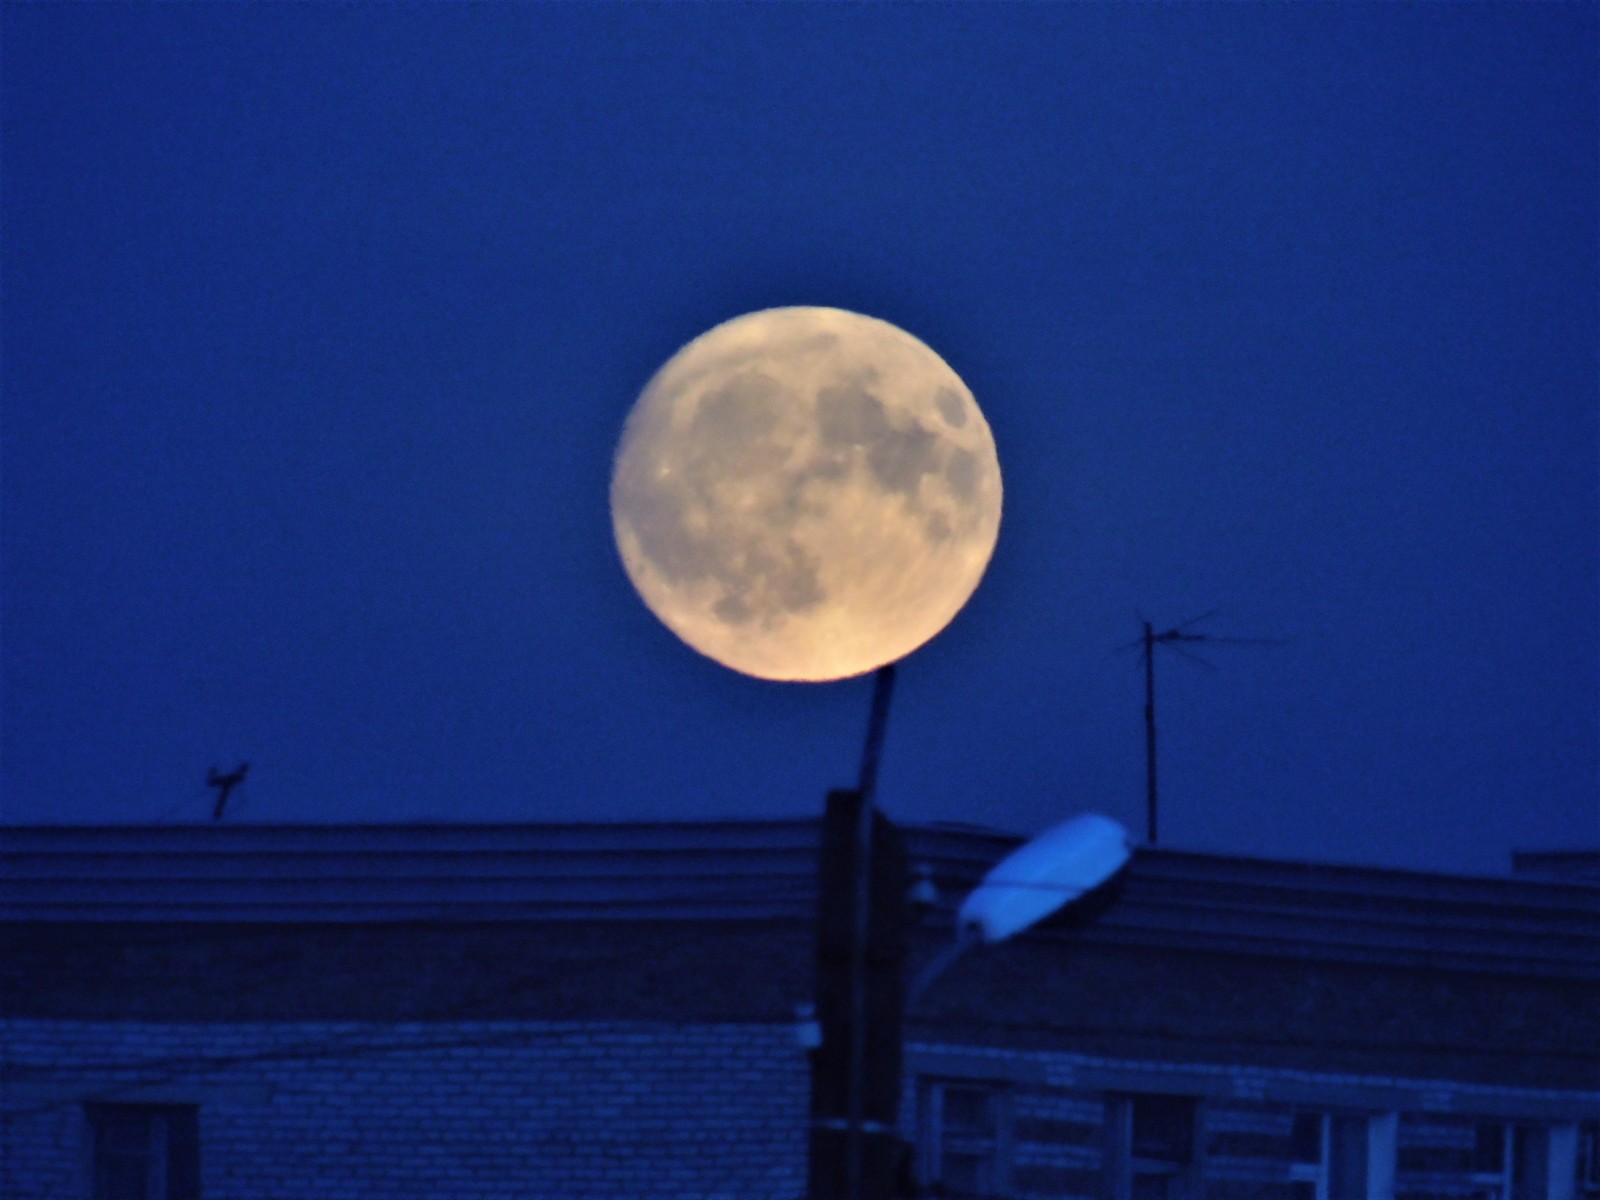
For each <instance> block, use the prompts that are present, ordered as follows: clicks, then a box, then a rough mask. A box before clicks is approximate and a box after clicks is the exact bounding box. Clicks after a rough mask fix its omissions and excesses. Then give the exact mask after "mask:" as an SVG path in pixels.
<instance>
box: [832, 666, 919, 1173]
mask: <svg viewBox="0 0 1600 1200" xmlns="http://www.w3.org/2000/svg"><path fill="white" fill-rule="evenodd" d="M893 690H894V668H893V666H887V667H882V668H880V669H879V671H878V675H877V678H876V680H875V681H874V687H873V697H872V715H871V718H870V720H869V723H868V727H867V741H866V747H865V750H864V752H863V755H862V760H861V776H860V781H859V784H858V786H857V787H856V788H855V789H853V790H839V791H834V792H830V793H829V795H828V807H827V812H826V814H825V815H824V817H823V826H822V846H821V854H820V860H819V872H818V880H817V884H818V888H817V975H816V979H817V984H816V986H817V995H816V1014H817V1021H818V1024H819V1025H820V1026H821V1030H822V1044H821V1045H820V1046H818V1047H817V1049H816V1050H815V1051H814V1052H813V1058H812V1069H811V1138H810V1143H811V1145H810V1151H811V1152H810V1171H809V1174H810V1178H809V1180H808V1187H807V1192H808V1195H809V1196H810V1197H811V1198H812V1200H881V1198H883V1197H887V1196H889V1195H890V1194H891V1190H892V1188H893V1186H894V1171H895V1167H896V1165H897V1164H896V1159H897V1150H898V1139H897V1135H896V1124H897V1118H898V1113H899V1102H900V1053H901V1044H900V1034H901V1014H902V1009H903V1007H904V987H905V982H904V978H903V969H904V960H905V924H906V893H907V889H908V885H909V882H910V876H909V871H908V870H907V867H906V853H905V846H904V842H903V840H902V838H901V835H900V831H899V830H898V829H897V828H896V827H895V826H894V824H893V823H892V822H891V821H889V819H888V818H887V817H885V816H884V815H883V814H882V813H880V812H878V811H877V810H876V808H875V806H874V805H873V802H872V799H873V794H874V792H875V791H876V789H877V775H878V762H879V758H880V757H881V754H882V750H883V736H884V731H885V729H886V727H887V724H888V716H889V701H890V699H891V696H892V694H893Z"/></svg>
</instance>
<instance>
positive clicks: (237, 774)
mask: <svg viewBox="0 0 1600 1200" xmlns="http://www.w3.org/2000/svg"><path fill="white" fill-rule="evenodd" d="M249 770H250V764H249V763H247V762H245V763H240V764H239V765H238V766H237V767H235V768H234V769H233V770H231V771H229V772H227V773H226V774H224V773H223V772H221V771H218V770H217V769H216V768H215V767H212V768H211V770H210V771H208V772H207V773H206V786H207V787H209V788H216V789H217V806H216V807H215V808H214V809H212V810H211V819H212V820H213V821H220V820H222V812H223V809H225V808H227V807H228V795H229V793H231V792H232V791H233V789H234V788H236V787H238V786H239V785H240V784H241V783H243V782H244V777H245V774H246V772H248V771H249Z"/></svg>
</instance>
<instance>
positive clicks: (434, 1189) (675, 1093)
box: [0, 1020, 809, 1200]
mask: <svg viewBox="0 0 1600 1200" xmlns="http://www.w3.org/2000/svg"><path fill="white" fill-rule="evenodd" d="M0 1046H3V1050H4V1058H5V1061H6V1063H7V1064H8V1068H7V1070H6V1072H5V1074H4V1078H3V1079H0V1107H3V1108H4V1110H5V1111H6V1112H7V1113H8V1114H11V1115H9V1116H8V1117H7V1118H6V1119H5V1121H4V1123H3V1125H0V1153H3V1157H0V1194H4V1195H5V1196H6V1197H8V1198H9V1200H62V1198H65V1197H74V1196H80V1195H82V1194H83V1162H84V1158H83V1154H84V1118H83V1110H82V1104H83V1101H84V1100H85V1099H89V1098H97V1099H105V1100H112V1101H128V1102H135V1101H139V1100H148V1101H152V1102H162V1103H168V1102H180V1103H194V1104H198V1105H199V1108H200V1142H201V1169H202V1178H203V1183H204V1195H205V1196H206V1197H207V1200H268V1198H271V1200H288V1198H294V1200H302V1198H307V1197H316V1198H319V1200H320V1198H327V1200H341V1198H346V1197H348V1198H351V1200H355V1198H357V1197H361V1198H369V1197H370V1198H371V1200H407V1198H411V1197H415V1198H417V1200H422V1198H423V1197H427V1198H429V1200H434V1198H437V1197H451V1198H453V1200H474V1198H482V1200H490V1198H498V1197H513V1196H514V1197H518V1198H527V1197H569V1196H570V1197H605V1198H607V1200H622V1198H623V1197H633V1196H642V1195H649V1196H652V1197H682V1198H685V1200H687V1198H689V1197H694V1198H697V1200H711V1198H714V1197H715V1198H721V1200H760V1198H766V1197H770V1198H771V1200H795V1198H797V1197H799V1196H800V1195H801V1193H802V1192H803V1191H804V1185H805V1153H806V1144H805V1114H806V1106H807V1089H808V1086H809V1077H808V1075H807V1067H806V1061H805V1057H804V1054H803V1053H802V1052H801V1051H800V1050H799V1049H798V1047H796V1046H795V1044H794V1042H793V1040H792V1030H791V1028H790V1027H789V1026H788V1025H787V1024H784V1025H753V1024H700V1025H667V1024H662V1023H647V1022H594V1023H578V1022H570V1021H567V1022H561V1021H551V1022H538V1021H488V1022H454V1023H444V1022H438V1023H436V1022H427V1023H399V1024H395V1023H387V1024H378V1023H362V1022H310V1021H306V1022H283V1023H270V1024H269V1023H215V1024H198V1023H183V1024H179V1023H172V1024H162V1023H154V1022H138V1023H135V1022H108V1021H51V1020H13V1021H7V1022H4V1023H0Z"/></svg>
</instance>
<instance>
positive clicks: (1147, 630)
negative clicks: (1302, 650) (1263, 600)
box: [1118, 609, 1283, 846]
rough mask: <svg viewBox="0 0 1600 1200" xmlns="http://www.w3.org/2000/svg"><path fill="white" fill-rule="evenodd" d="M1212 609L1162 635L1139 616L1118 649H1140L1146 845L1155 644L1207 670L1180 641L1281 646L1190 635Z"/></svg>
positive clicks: (1152, 774) (1150, 814)
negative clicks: (1136, 631)
mask: <svg viewBox="0 0 1600 1200" xmlns="http://www.w3.org/2000/svg"><path fill="white" fill-rule="evenodd" d="M1216 611H1217V610H1216V609H1211V610H1209V611H1207V612H1203V613H1201V614H1200V615H1199V616H1198V617H1190V618H1189V619H1188V620H1187V621H1185V622H1183V623H1182V624H1181V625H1174V626H1173V627H1172V628H1171V629H1168V630H1166V631H1165V632H1163V633H1157V632H1156V629H1155V626H1154V625H1152V624H1151V623H1150V622H1149V621H1146V620H1145V619H1144V617H1143V616H1141V617H1140V618H1139V621H1140V624H1142V625H1143V626H1144V634H1143V636H1141V637H1140V638H1139V639H1138V640H1137V641H1132V642H1127V643H1124V644H1123V645H1122V646H1120V647H1118V649H1122V650H1126V649H1127V648H1128V647H1130V646H1141V647H1142V648H1143V655H1144V779H1145V837H1146V840H1147V841H1148V842H1149V844H1150V845H1152V846H1154V845H1155V844H1156V829H1157V826H1156V812H1157V804H1156V794H1157V793H1156V644H1157V643H1161V644H1162V645H1166V646H1170V647H1171V648H1172V649H1173V650H1175V651H1177V652H1178V653H1179V654H1181V655H1183V656H1184V657H1185V658H1187V659H1190V660H1192V661H1194V662H1197V663H1199V664H1200V665H1201V666H1202V667H1205V668H1206V669H1207V670H1208V671H1215V670H1216V669H1217V668H1216V667H1215V665H1213V664H1212V663H1209V662H1207V661H1206V660H1205V659H1203V658H1201V657H1200V656H1199V655H1198V654H1196V653H1194V652H1193V651H1192V650H1187V649H1185V648H1184V647H1183V646H1182V645H1181V644H1180V643H1183V642H1212V643H1218V642H1220V643H1225V644H1228V645H1236V646H1281V645H1283V641H1282V639H1281V638H1241V637H1216V636H1213V635H1212V634H1209V633H1191V632H1190V631H1189V627H1190V626H1191V625H1198V624H1199V623H1200V622H1201V621H1204V620H1205V619H1206V618H1207V617H1213V616H1215V615H1216Z"/></svg>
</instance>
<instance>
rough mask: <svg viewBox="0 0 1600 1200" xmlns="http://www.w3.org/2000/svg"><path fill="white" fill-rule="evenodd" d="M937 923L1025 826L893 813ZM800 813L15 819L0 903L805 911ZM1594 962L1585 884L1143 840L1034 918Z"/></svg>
mask: <svg viewBox="0 0 1600 1200" xmlns="http://www.w3.org/2000/svg"><path fill="white" fill-rule="evenodd" d="M904 832H905V834H906V837H907V842H908V849H909V851H910V858H911V861H912V862H914V863H916V862H922V863H926V864H928V866H929V868H930V869H931V872H932V875H933V879H934V881H935V883H936V884H937V885H938V888H939V891H940V896H941V904H940V906H939V908H938V909H937V910H936V911H935V912H934V913H933V914H932V915H931V922H932V923H933V924H934V925H937V924H938V923H939V922H940V921H944V922H948V921H949V919H950V916H951V914H952V912H953V910H954V908H955V906H956V905H957V904H958V903H959V901H960V899H961V898H962V896H964V895H965V894H966V892H967V891H968V890H969V889H970V888H971V887H972V886H974V885H975V884H976V883H977V881H978V880H979V879H980V878H981V877H982V876H983V874H984V872H985V871H987V870H988V869H989V868H990V867H991V866H992V865H993V864H994V863H996V862H997V861H999V860H1000V859H1001V858H1002V857H1004V855H1005V854H1006V853H1008V852H1009V851H1010V850H1011V849H1013V848H1014V847H1015V846H1016V845H1018V844H1020V842H1021V839H1020V838H1016V837H1012V836H1008V835H1005V834H1001V833H997V832H992V831H984V830H976V829H971V828H951V827H938V826H927V827H908V828H906V829H905V831H904ZM818 844H819V824H818V823H817V822H816V821H764V822H756V821H751V822H716V823H711V822H682V823H657V824H581V825H447V824H439V825H370V826H334V825H297V826H274V825H220V824H219V825H186V826H99V827H86V826H13V827H9V828H7V829H5V830H4V831H3V843H0V922H7V923H27V924H33V923H39V922H48V923H66V922H71V923H106V922H121V923H151V922H155V923H169V922H178V923H189V922H208V923H247V924H248V923H260V922H268V923H295V924H325V923H335V924H338V923H389V922H408V923H414V922H444V923H469V922H471V923H483V922H552V921H596V920H610V921H619V920H631V921H637V920H648V921H663V920H674V921H686V920H687V921H719V922H727V921H755V920H760V921H774V920H776V921H795V922H807V921H809V920H810V917H811V913H812V910H813V906H814V902H815V894H816V881H817V847H818ZM1066 934H1070V936H1072V937H1074V938H1084V939H1088V940H1089V941H1091V942H1104V943H1114V944H1119V945H1140V946H1162V945H1170V946H1175V947H1182V948H1188V949H1193V948H1206V949H1212V950H1219V951H1226V952H1230V953H1267V954H1283V953H1292V954H1306V953H1312V954H1315V955H1316V956H1318V957H1322V958H1331V959H1335V960H1344V961H1362V962H1392V963H1403V964H1408V965H1416V964H1419V963H1420V964H1426V965H1428V966H1430V967H1435V968H1441V969H1454V970H1475V971H1494V972H1510V973H1516V974H1523V975H1527V974H1535V975H1548V976H1556V977H1564V978H1583V979H1600V886H1595V885H1593V884H1586V883H1581V882H1568V881H1550V880H1542V879H1529V878H1510V877H1508V878H1481V877H1467V876H1450V875H1438V874H1429V873H1423V872H1414V871H1398V870H1390V869H1381V868H1370V867H1349V866H1329V865H1324V864H1312V863H1294V862H1282V861H1274V860H1266V859H1254V858H1242V857H1235V856H1228V855H1216V854H1197V853H1190V852H1185V851H1175V850H1166V849H1141V850H1140V851H1138V852H1137V853H1136V855H1135V857H1134V860H1133V862H1132V864H1131V865H1130V867H1129V869H1128V871H1127V873H1126V877H1125V879H1124V881H1123V883H1122V885H1121V887H1120V891H1119V894H1118V896H1117V898H1116V901H1115V903H1113V904H1111V905H1110V906H1109V907H1108V908H1107V909H1106V910H1105V911H1104V912H1103V913H1100V914H1098V915H1097V916H1096V917H1095V919H1094V920H1093V922H1092V923H1091V924H1089V925H1088V926H1087V927H1083V920H1082V918H1079V917H1074V916H1072V915H1071V914H1068V915H1067V916H1064V917H1062V918H1060V919H1058V920H1056V921H1054V922H1051V923H1047V925H1046V926H1045V927H1043V928H1042V929H1041V930H1040V931H1039V932H1038V933H1037V934H1035V935H1032V936H1036V937H1043V938H1046V939H1048V938H1050V937H1051V936H1059V935H1066Z"/></svg>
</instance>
